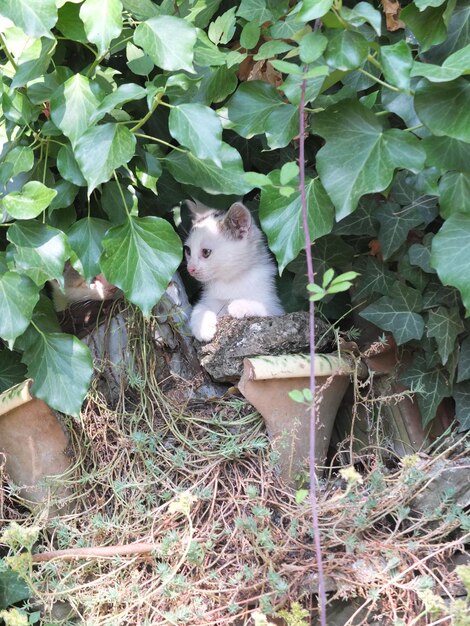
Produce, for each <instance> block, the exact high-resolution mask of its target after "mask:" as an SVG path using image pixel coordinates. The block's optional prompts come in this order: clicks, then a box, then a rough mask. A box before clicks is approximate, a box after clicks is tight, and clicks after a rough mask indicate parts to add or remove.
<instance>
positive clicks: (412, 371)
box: [399, 355, 451, 426]
mask: <svg viewBox="0 0 470 626" xmlns="http://www.w3.org/2000/svg"><path fill="white" fill-rule="evenodd" d="M399 381H400V382H401V383H402V384H403V385H405V387H407V389H410V390H411V391H413V392H415V393H416V399H417V401H418V406H419V408H420V411H421V417H422V418H423V426H427V425H428V424H429V422H430V421H431V420H433V419H434V417H435V416H436V411H437V407H438V406H439V403H440V402H441V400H443V399H444V398H446V397H447V396H449V395H450V391H451V390H450V388H449V384H448V382H447V376H446V372H445V371H444V370H442V369H441V368H437V369H434V370H431V371H429V370H428V367H427V365H426V359H425V357H424V356H423V355H418V356H417V357H415V359H414V361H413V364H412V365H411V366H410V367H408V368H407V369H406V370H405V372H404V373H403V374H402V375H401V376H400V378H399Z"/></svg>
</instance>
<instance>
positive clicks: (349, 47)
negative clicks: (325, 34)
mask: <svg viewBox="0 0 470 626" xmlns="http://www.w3.org/2000/svg"><path fill="white" fill-rule="evenodd" d="M368 53H369V42H368V41H367V39H366V38H365V37H363V36H362V35H361V34H360V33H357V32H356V31H353V30H337V31H333V32H332V33H331V34H330V36H329V41H328V47H327V49H326V52H325V60H326V62H327V63H328V65H330V66H331V67H334V68H335V69H337V70H342V71H348V70H355V69H356V68H358V67H361V66H362V64H363V63H364V62H365V60H366V59H367V55H368Z"/></svg>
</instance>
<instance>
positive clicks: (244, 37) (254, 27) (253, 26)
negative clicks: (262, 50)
mask: <svg viewBox="0 0 470 626" xmlns="http://www.w3.org/2000/svg"><path fill="white" fill-rule="evenodd" d="M260 35H261V28H260V25H259V24H258V22H257V21H256V20H255V21H253V22H247V23H246V24H245V26H244V27H243V28H242V32H241V34H240V45H241V47H242V48H245V49H246V50H251V49H252V48H254V47H255V46H256V44H257V43H258V41H259V38H260Z"/></svg>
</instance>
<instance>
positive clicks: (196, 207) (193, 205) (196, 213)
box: [186, 200, 214, 222]
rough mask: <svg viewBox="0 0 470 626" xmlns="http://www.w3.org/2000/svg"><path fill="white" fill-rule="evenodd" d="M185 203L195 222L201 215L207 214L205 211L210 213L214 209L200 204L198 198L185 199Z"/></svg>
mask: <svg viewBox="0 0 470 626" xmlns="http://www.w3.org/2000/svg"><path fill="white" fill-rule="evenodd" d="M186 205H187V207H188V208H189V210H190V211H191V216H192V218H193V221H195V222H197V221H198V220H200V219H201V217H202V216H204V215H207V213H212V212H213V211H214V209H211V208H209V207H208V206H206V205H205V204H202V202H199V200H186Z"/></svg>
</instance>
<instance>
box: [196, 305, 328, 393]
mask: <svg viewBox="0 0 470 626" xmlns="http://www.w3.org/2000/svg"><path fill="white" fill-rule="evenodd" d="M327 335H329V332H328V326H327V325H326V324H325V323H324V322H322V321H321V320H318V319H317V320H316V322H315V336H316V348H317V350H319V351H321V350H323V348H324V347H326V345H327V344H328V342H329V336H328V337H327ZM308 349H309V322H308V313H306V312H304V311H299V312H295V313H288V314H287V315H282V316H279V317H257V318H253V317H252V318H245V319H234V318H232V317H223V318H221V319H220V320H219V321H218V324H217V334H216V336H215V338H214V339H213V340H212V341H211V342H209V343H207V344H199V347H198V356H199V359H200V362H201V365H202V366H203V367H204V369H205V370H206V371H207V372H208V373H209V374H210V375H211V377H212V378H213V379H214V380H216V381H218V382H236V381H238V380H239V378H240V377H241V375H242V372H243V359H244V358H245V357H253V356H261V355H266V354H272V355H278V354H296V353H299V352H306V351H308Z"/></svg>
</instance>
